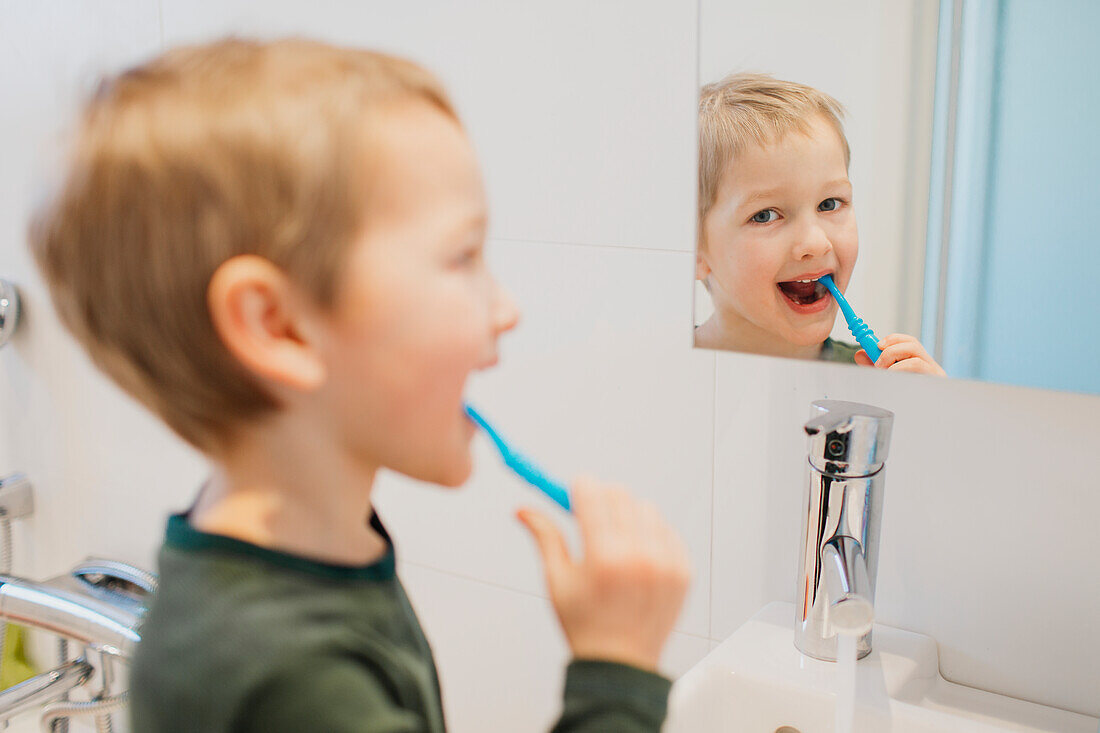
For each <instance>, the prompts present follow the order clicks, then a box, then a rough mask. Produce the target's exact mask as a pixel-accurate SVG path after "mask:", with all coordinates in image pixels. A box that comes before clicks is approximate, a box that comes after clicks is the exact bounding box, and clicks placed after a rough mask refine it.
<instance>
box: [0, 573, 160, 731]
mask: <svg viewBox="0 0 1100 733" xmlns="http://www.w3.org/2000/svg"><path fill="white" fill-rule="evenodd" d="M156 585H157V578H156V576H155V575H153V574H152V573H149V572H146V571H144V570H141V569H139V568H136V567H134V566H132V565H127V564H125V563H121V562H117V561H114V560H106V559H97V558H89V559H88V560H87V561H85V562H83V563H81V564H80V565H78V566H77V567H76V568H74V569H73V571H72V573H70V574H68V575H60V576H58V577H56V578H52V579H50V580H47V581H45V582H42V583H39V582H35V581H32V580H27V579H25V578H18V577H15V576H12V575H0V623H4V622H14V623H17V624H20V625H22V626H27V627H29V628H32V629H37V630H41V631H46V632H49V633H51V634H56V635H57V636H59V637H60V638H61V639H62V640H63V643H62V649H65V648H66V647H67V646H68V644H69V643H70V642H75V643H76V644H78V645H79V646H80V647H81V649H82V651H81V653H80V656H79V657H78V658H76V659H71V658H69V657H68V654H67V652H63V653H64V654H65V657H66V658H65V659H62V660H61V666H59V667H56V668H54V669H51V670H49V671H47V672H43V673H42V674H39V675H37V676H35V677H32V678H31V679H29V680H26V681H25V682H21V683H19V684H17V685H14V686H12V687H9V688H7V689H6V690H3V691H0V728H2V727H5V726H6V723H7V721H8V720H9V719H10V718H11V717H13V716H14V715H16V714H18V713H21V712H23V711H26V710H28V709H30V708H34V707H39V706H42V705H45V707H44V708H43V713H42V718H41V722H42V730H44V731H53V730H56V728H55V726H54V723H55V722H57V721H65V720H67V719H68V718H70V717H73V716H77V715H94V716H96V719H97V720H96V726H97V730H98V729H102V728H104V726H106V727H105V729H107V730H109V729H110V723H109V715H110V713H111V712H114V711H118V710H121V709H122V708H123V707H125V704H126V700H127V697H126V692H125V691H123V692H121V693H118V692H115V691H114V690H113V689H112V688H115V687H117V686H118V685H116V684H115V680H116V678H117V677H118V676H119V673H120V672H121V671H122V670H121V669H119V665H122V666H127V665H128V663H129V661H130V659H131V657H132V656H133V653H134V650H135V649H136V647H137V645H138V643H139V642H140V641H141V634H140V626H141V622H142V620H143V619H144V616H145V610H146V604H147V602H148V601H149V599H150V598H151V596H152V594H153V593H154V592H155V591H156ZM97 672H98V674H96V673H97ZM93 682H96V683H98V684H99V685H100V687H101V689H100V690H99V691H98V693H97V692H95V691H90V692H91V693H92V694H93V695H94V697H93V699H92V700H91V701H88V702H70V701H68V700H67V699H66V697H67V695H68V693H69V692H70V691H71V690H73V689H75V688H77V687H81V686H82V685H85V684H89V683H93ZM62 727H63V728H64V727H65V726H64V725H63V726H62Z"/></svg>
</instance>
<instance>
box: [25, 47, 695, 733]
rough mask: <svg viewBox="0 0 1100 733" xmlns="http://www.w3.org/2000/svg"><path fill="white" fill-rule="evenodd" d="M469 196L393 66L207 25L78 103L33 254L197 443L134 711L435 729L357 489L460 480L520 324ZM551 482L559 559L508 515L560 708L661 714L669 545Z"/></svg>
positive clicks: (435, 707)
mask: <svg viewBox="0 0 1100 733" xmlns="http://www.w3.org/2000/svg"><path fill="white" fill-rule="evenodd" d="M487 215H488V212H487V202H486V198H485V191H484V187H483V185H482V181H481V173H480V170H479V167H478V165H477V160H476V158H475V156H474V152H473V148H472V146H471V145H470V141H469V139H468V138H467V136H466V134H465V132H464V131H463V128H462V126H461V124H460V123H459V121H458V119H457V116H456V115H455V113H454V110H453V108H452V106H451V104H450V102H449V101H448V100H447V97H446V94H445V92H444V91H443V89H442V88H441V87H440V85H439V83H438V82H437V81H436V80H435V79H434V78H433V77H432V76H431V75H429V74H428V73H427V72H426V71H424V70H423V69H421V68H419V67H418V66H416V65H414V64H412V63H410V62H406V61H403V60H401V59H396V58H393V57H390V56H385V55H382V54H375V53H371V52H368V51H363V50H357V49H345V48H336V47H332V46H329V45H326V44H321V43H314V42H309V41H304V40H293V39H289V40H284V41H275V42H271V43H257V42H250V41H244V40H234V39H230V40H226V41H221V42H217V43H213V44H208V45H204V46H194V47H183V48H177V49H173V50H170V51H168V52H167V53H165V54H164V55H162V56H161V57H159V58H157V59H154V60H152V61H150V62H148V63H146V64H144V65H142V66H140V67H137V68H134V69H130V70H129V71H126V72H124V73H122V74H121V75H118V76H117V77H115V78H113V79H109V80H107V81H105V82H104V83H103V84H102V85H101V87H100V89H99V90H98V92H97V93H96V94H95V95H94V97H93V98H92V99H91V100H90V101H89V103H88V104H87V106H86V108H85V111H84V115H83V117H82V119H81V124H80V126H79V133H78V135H77V139H76V144H75V147H74V151H73V155H72V159H71V162H70V165H69V171H68V175H67V176H66V178H65V180H64V182H63V183H62V185H61V186H60V189H59V190H58V191H57V193H56V195H55V196H54V197H53V199H52V200H51V201H50V202H49V203H48V204H47V205H46V206H45V207H44V208H43V210H42V211H41V212H40V214H39V215H38V216H37V217H36V219H35V222H34V224H33V225H32V230H31V240H32V242H31V243H32V248H33V251H34V254H35V256H36V259H37V261H38V264H39V266H40V267H41V269H42V271H43V273H44V275H45V277H46V280H47V281H48V283H49V285H50V290H51V295H52V296H53V301H54V304H55V306H56V307H57V310H58V312H59V314H60V316H61V318H62V320H63V321H64V323H65V324H66V325H67V326H68V327H69V329H70V330H71V331H72V332H73V333H74V334H75V335H76V336H77V338H78V339H79V340H80V341H81V342H82V344H83V345H84V346H85V348H86V349H87V350H88V352H89V353H90V354H91V356H92V358H93V359H94V360H95V362H96V363H97V364H98V365H99V366H100V367H101V368H102V369H103V370H104V371H105V372H106V373H107V374H109V375H110V376H111V377H113V378H114V379H115V380H116V381H117V382H118V383H119V384H120V385H121V386H122V387H123V388H124V389H126V390H127V391H128V392H129V393H130V394H132V395H134V396H135V397H136V398H138V399H139V400H141V401H142V402H143V403H144V404H145V405H146V406H148V407H149V408H151V409H152V410H154V411H155V412H156V413H157V414H158V415H159V416H160V417H161V418H162V419H163V420H164V421H165V422H166V423H167V424H168V425H169V426H170V427H172V428H173V429H174V430H175V431H176V432H177V433H178V434H179V435H180V436H181V437H183V438H184V439H186V440H187V441H188V442H190V443H191V444H192V445H194V446H195V447H196V448H198V449H199V450H200V451H202V452H203V453H204V454H205V455H206V457H207V458H208V459H209V460H210V462H211V464H212V477H211V479H210V481H209V482H208V483H207V484H206V486H205V487H204V488H203V489H202V490H201V492H199V495H198V496H197V498H196V500H195V503H194V504H193V505H192V506H191V508H190V509H189V510H188V511H187V512H184V513H180V514H176V515H174V516H172V517H171V518H170V519H169V521H168V527H167V531H166V537H165V541H164V545H163V547H162V549H161V552H160V556H159V561H158V565H159V570H160V587H159V590H158V592H157V595H156V598H155V600H154V601H153V604H152V608H151V609H150V612H149V614H148V616H147V617H146V619H145V621H144V624H143V627H142V641H141V644H140V645H139V647H138V650H137V653H136V657H135V660H134V666H133V671H132V674H131V677H130V679H131V697H130V700H131V711H132V725H131V729H132V730H135V731H141V732H142V733H193V732H194V731H201V732H202V733H230V732H232V733H250V732H253V731H254V732H255V733H260V732H261V731H262V733H280V732H282V731H287V732H289V731H295V732H297V731H325V733H367V732H368V731H369V732H370V733H443V731H444V730H445V724H444V719H443V706H442V696H441V692H440V683H439V679H438V676H437V673H436V667H435V662H434V659H433V656H432V652H431V648H430V646H429V644H428V641H427V639H426V638H425V636H424V634H423V632H422V630H421V627H420V623H419V621H418V620H417V617H416V613H415V612H414V611H413V609H412V607H411V605H410V603H409V600H408V598H407V597H406V595H405V592H404V589H403V587H402V584H401V581H400V579H399V577H398V574H397V572H396V558H395V551H394V547H393V542H392V541H391V539H390V536H389V534H388V533H387V532H386V529H385V527H384V526H383V523H382V521H381V519H380V518H379V517H378V515H377V514H376V513H375V512H374V509H373V507H372V502H371V495H372V489H373V485H374V479H375V476H376V474H377V472H378V471H379V470H381V469H389V470H393V471H397V472H400V473H403V474H405V475H407V476H411V477H414V478H417V479H420V480H422V481H428V482H432V483H434V484H437V485H440V486H450V487H454V486H458V485H460V484H462V483H463V482H465V481H466V479H467V478H468V477H469V476H470V473H471V471H472V463H471V461H472V458H471V440H472V438H473V436H474V433H475V427H474V425H473V424H472V423H471V422H470V420H469V419H468V418H467V417H466V415H465V412H464V410H463V392H464V390H465V384H466V381H467V378H468V377H469V375H470V374H471V373H472V372H474V371H477V370H481V369H487V368H490V367H492V366H493V365H494V364H495V363H496V359H497V353H498V348H497V342H498V339H499V338H500V337H501V336H502V335H503V334H505V333H506V332H508V331H509V330H511V329H512V328H513V327H514V326H515V325H516V322H517V319H518V311H517V309H516V307H515V304H514V303H513V302H512V300H511V299H510V298H509V296H508V295H507V293H506V292H505V291H504V290H503V289H502V288H501V287H500V285H499V284H498V283H497V281H496V279H495V278H494V277H493V275H492V273H491V271H490V270H489V268H488V264H487V262H486V258H485V252H484V247H485V237H486V226H487V221H486V220H487ZM571 499H572V503H573V513H574V517H575V519H576V521H577V524H578V528H579V530H580V535H581V538H582V543H583V547H584V554H583V556H582V557H578V556H576V555H574V553H572V552H571V551H570V550H569V548H568V545H567V544H566V542H565V539H564V537H563V535H562V533H561V531H560V530H559V529H558V527H557V524H556V522H555V521H554V520H553V519H552V518H551V517H549V516H547V515H544V514H543V513H542V512H541V511H537V510H534V509H524V510H521V512H520V513H519V517H518V518H519V519H520V521H522V522H523V523H524V524H525V526H526V527H527V528H528V529H529V530H530V532H531V534H532V536H533V538H534V539H535V541H536V543H537V545H538V547H539V549H540V553H541V555H542V558H543V561H544V566H545V571H546V580H547V585H548V590H549V596H550V599H551V602H552V603H553V606H554V609H555V611H556V612H557V615H558V618H559V620H560V623H561V626H562V630H563V632H564V634H565V638H566V640H567V641H568V643H569V647H570V651H571V652H572V657H573V659H572V661H571V662H570V664H569V666H568V668H567V670H566V674H565V686H564V694H563V704H562V714H561V717H560V719H559V721H558V723H557V726H556V727H555V728H554V730H555V731H559V732H561V733H565V732H566V731H569V732H572V733H582V732H584V733H596V732H597V731H599V732H603V731H612V730H614V731H624V732H625V731H630V732H636V733H657V731H658V730H659V729H660V726H661V723H662V721H663V719H664V716H665V710H666V703H667V699H668V692H669V687H670V682H669V680H668V679H666V678H665V677H663V676H661V675H660V674H658V673H657V665H658V659H659V657H660V654H661V650H662V649H663V648H664V645H665V642H666V640H667V639H668V636H669V633H670V632H671V630H672V627H673V625H674V623H675V621H676V617H677V616H678V614H679V611H680V607H681V604H682V602H683V598H684V594H685V592H686V588H687V584H688V575H689V569H688V559H687V554H686V550H685V549H684V546H683V543H682V542H681V541H680V539H679V537H678V536H677V535H676V533H675V531H674V530H673V529H672V528H671V527H670V526H669V525H668V524H667V523H666V522H665V521H664V519H662V518H661V517H660V515H659V513H658V510H657V509H656V507H655V506H653V505H652V504H650V503H648V502H643V501H638V500H636V499H634V498H632V497H631V496H630V494H629V493H628V492H627V491H626V490H625V489H622V488H620V487H617V486H613V485H608V484H604V483H603V482H597V481H594V480H591V479H583V480H579V481H577V482H576V483H574V484H573V486H572V487H571ZM476 531H477V529H476V528H472V527H471V528H465V532H466V533H467V534H469V533H472V532H476ZM462 536H463V535H462V533H461V532H458V533H456V535H455V540H454V541H462ZM487 623H491V621H487ZM474 666H475V667H476V664H475V665H474ZM484 692H485V694H484V700H482V704H484V705H487V706H488V705H492V704H493V703H494V700H495V699H496V698H498V697H499V696H500V695H501V694H505V691H502V690H491V689H486V690H485V691H484ZM502 727H505V728H506V727H507V726H506V724H503V723H502Z"/></svg>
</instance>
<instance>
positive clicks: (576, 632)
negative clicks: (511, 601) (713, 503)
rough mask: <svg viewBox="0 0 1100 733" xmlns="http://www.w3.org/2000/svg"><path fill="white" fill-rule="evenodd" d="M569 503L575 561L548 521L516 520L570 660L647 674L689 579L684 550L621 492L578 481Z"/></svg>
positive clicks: (538, 517) (523, 514)
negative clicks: (526, 534) (536, 556)
mask: <svg viewBox="0 0 1100 733" xmlns="http://www.w3.org/2000/svg"><path fill="white" fill-rule="evenodd" d="M570 501H571V504H572V508H573V515H574V516H575V517H576V520H577V524H578V525H579V527H580V531H581V539H582V541H583V543H584V557H583V558H580V559H574V558H572V557H570V555H569V549H568V548H567V546H566V544H565V538H564V537H562V534H561V532H560V531H559V530H558V528H557V526H555V524H554V522H553V521H552V520H551V519H550V518H549V517H547V516H546V515H544V514H542V513H541V512H537V511H535V510H533V509H521V510H520V511H519V513H518V517H519V519H520V521H521V522H523V524H524V525H525V526H526V527H527V529H528V530H530V532H531V534H532V535H533V536H534V538H535V542H536V543H537V544H538V547H539V553H540V554H541V555H542V561H543V567H544V569H545V570H546V584H547V586H548V587H549V590H550V600H551V602H552V603H553V604H554V610H555V611H557V614H558V620H559V621H560V622H561V626H562V629H563V630H564V631H565V637H566V639H567V640H568V642H569V646H570V648H571V649H572V651H573V656H574V657H575V658H577V659H597V660H606V661H613V662H622V663H625V664H630V665H633V666H635V667H640V668H642V669H647V670H651V671H655V670H656V669H657V662H658V660H659V659H660V656H661V649H662V648H663V647H664V645H665V641H666V640H667V639H668V635H669V634H670V633H671V632H672V626H673V624H675V623H676V617H677V616H679V615H680V607H681V606H682V605H683V601H684V595H685V593H686V592H687V587H688V583H689V581H690V575H691V571H690V564H689V562H688V558H687V550H686V549H685V548H684V544H683V542H681V540H680V538H679V536H677V534H676V532H675V531H673V529H672V528H671V527H670V526H669V525H668V524H666V523H665V521H664V520H663V519H662V518H661V516H660V514H658V512H657V508H656V507H655V506H654V505H653V504H652V503H650V502H643V501H637V500H635V499H634V498H632V497H631V496H630V494H628V493H627V492H626V490H625V489H623V488H621V487H618V486H614V485H610V484H602V483H598V482H596V481H594V480H591V479H580V480H578V481H576V482H575V483H574V485H573V487H572V490H571V492H570Z"/></svg>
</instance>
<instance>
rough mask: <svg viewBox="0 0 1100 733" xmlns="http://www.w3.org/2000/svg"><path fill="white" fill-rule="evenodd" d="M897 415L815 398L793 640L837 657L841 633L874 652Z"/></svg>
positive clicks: (818, 655)
mask: <svg viewBox="0 0 1100 733" xmlns="http://www.w3.org/2000/svg"><path fill="white" fill-rule="evenodd" d="M893 421H894V414H893V413H892V412H890V411H888V410H883V409H881V408H878V407H872V406H871V405H861V404H858V403H855V402H840V401H837V400H819V401H817V402H815V403H813V407H812V408H811V417H810V421H809V422H807V423H806V424H805V426H804V428H805V431H806V435H807V436H808V438H809V444H810V448H809V454H808V456H807V458H808V460H807V466H806V470H807V482H806V491H805V493H804V494H803V497H804V503H803V505H802V506H803V514H802V542H801V544H800V546H799V547H800V552H799V557H798V605H797V609H798V611H797V616H796V619H795V623H796V625H795V635H794V643H795V646H796V647H798V649H799V651H801V652H802V653H803V654H805V655H807V656H810V657H814V658H815V659H822V660H825V661H830V662H835V661H836V659H837V651H838V648H839V645H838V635H851V636H855V637H856V656H857V657H859V658H862V657H865V656H867V655H868V654H870V653H871V627H872V625H873V624H874V620H875V607H874V604H875V575H876V573H877V571H878V557H879V552H878V548H879V523H880V519H881V515H882V492H883V482H884V480H885V478H884V477H885V474H886V454H887V452H888V451H889V442H890V432H891V429H892V427H893Z"/></svg>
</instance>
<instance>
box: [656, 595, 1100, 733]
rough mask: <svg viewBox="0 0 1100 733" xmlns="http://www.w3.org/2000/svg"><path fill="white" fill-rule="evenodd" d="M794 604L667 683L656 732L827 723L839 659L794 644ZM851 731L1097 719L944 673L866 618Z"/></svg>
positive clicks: (818, 731)
mask: <svg viewBox="0 0 1100 733" xmlns="http://www.w3.org/2000/svg"><path fill="white" fill-rule="evenodd" d="M794 617H795V612H794V606H793V605H792V604H790V603H772V604H769V605H767V606H765V607H764V608H763V609H762V610H761V611H760V612H759V613H758V614H756V616H754V617H753V618H752V619H750V620H749V621H748V622H747V623H746V624H745V625H744V626H742V627H741V628H740V629H738V630H737V631H736V632H735V633H734V634H733V636H731V637H730V638H728V639H726V640H725V641H724V642H722V643H721V644H720V645H719V646H718V647H716V648H715V649H714V651H712V652H711V653H710V654H709V655H707V657H706V658H705V659H703V660H702V661H701V662H699V663H698V664H697V665H695V667H693V668H692V669H691V670H689V671H688V672H687V674H685V675H684V676H683V677H681V678H680V680H679V681H678V682H677V683H676V686H675V688H674V689H673V693H672V699H671V701H670V706H669V717H668V722H667V723H666V726H665V728H664V730H665V733H710V732H711V731H714V732H715V733H717V732H718V731H722V733H741V732H742V731H744V732H745V733H775V732H776V731H778V732H779V733H795V732H796V731H798V732H801V733H844V732H838V731H836V730H835V722H834V721H835V719H836V699H837V690H838V689H839V685H840V677H839V674H838V665H837V664H835V663H833V662H822V661H818V660H816V659H811V658H809V657H805V656H803V655H802V654H801V653H799V651H798V650H797V649H795V646H794ZM855 689H856V694H855V701H856V702H855V713H854V721H855V725H854V727H853V731H854V732H855V733H865V732H867V733H870V732H873V733H933V732H935V733H949V732H953V731H958V732H959V733H994V732H995V731H996V732H1000V731H1016V732H1018V731H1025V732H1027V733H1038V732H1039V731H1050V732H1052V733H1098V728H1100V719H1097V718H1092V717H1089V716H1087V715H1079V714H1077V713H1071V712H1067V711H1065V710H1058V709H1056V708H1049V707H1044V706H1042V705H1036V704H1034V703H1029V702H1024V701H1022V700H1016V699H1014V698H1010V697H1004V696H1002V695H995V694H993V693H989V692H982V691H981V690H975V689H973V688H970V687H964V686H962V685H956V684H953V683H951V682H948V681H946V680H945V679H943V677H941V676H940V673H939V656H938V654H937V651H936V642H935V641H933V640H932V639H931V638H930V637H927V636H923V635H921V634H914V633H912V632H909V631H902V630H901V629H895V628H891V627H889V626H880V625H877V624H876V625H875V629H874V636H873V638H872V651H871V654H870V655H869V656H867V657H865V658H864V659H861V660H860V661H859V662H858V663H857V664H856V680H855Z"/></svg>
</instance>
